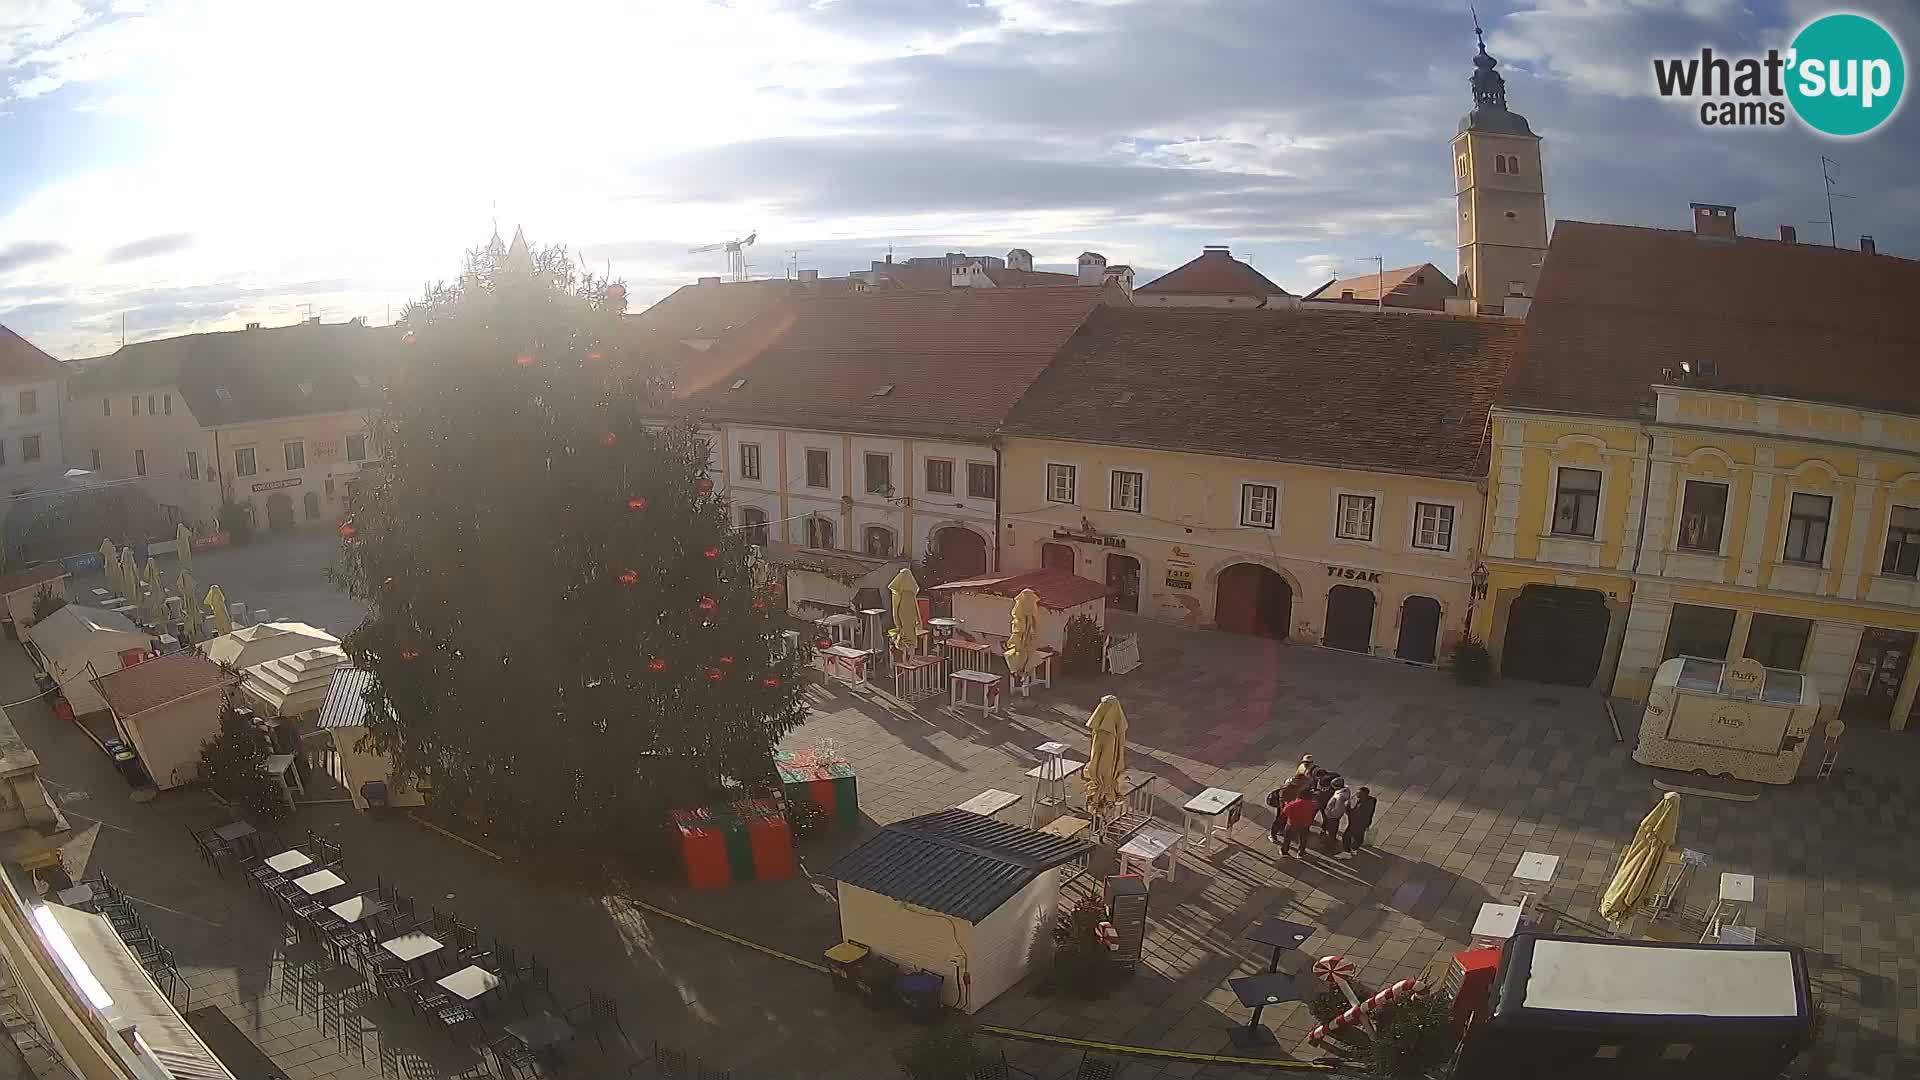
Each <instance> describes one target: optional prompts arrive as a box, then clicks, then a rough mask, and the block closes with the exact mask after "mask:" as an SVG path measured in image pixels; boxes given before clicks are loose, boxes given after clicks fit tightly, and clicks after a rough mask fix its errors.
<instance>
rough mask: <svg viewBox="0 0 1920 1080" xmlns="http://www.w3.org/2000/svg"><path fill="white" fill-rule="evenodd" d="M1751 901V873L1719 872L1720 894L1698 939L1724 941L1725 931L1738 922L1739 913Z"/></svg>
mask: <svg viewBox="0 0 1920 1080" xmlns="http://www.w3.org/2000/svg"><path fill="white" fill-rule="evenodd" d="M1751 903H1753V875H1752V874H1721V875H1720V895H1719V896H1717V897H1715V898H1714V901H1713V910H1712V911H1710V912H1708V913H1707V929H1706V931H1705V932H1704V933H1702V934H1701V935H1700V940H1701V941H1703V942H1705V941H1724V940H1725V935H1726V931H1727V930H1728V929H1730V928H1731V927H1733V926H1736V925H1738V924H1739V922H1740V913H1741V911H1743V910H1744V909H1745V908H1746V906H1747V905H1749V904H1751Z"/></svg>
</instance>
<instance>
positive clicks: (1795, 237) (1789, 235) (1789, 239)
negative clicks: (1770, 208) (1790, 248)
mask: <svg viewBox="0 0 1920 1080" xmlns="http://www.w3.org/2000/svg"><path fill="white" fill-rule="evenodd" d="M1780 242H1781V243H1783V244H1797V243H1799V242H1800V234H1799V233H1797V232H1795V231H1794V229H1793V226H1791V225H1782V226H1780Z"/></svg>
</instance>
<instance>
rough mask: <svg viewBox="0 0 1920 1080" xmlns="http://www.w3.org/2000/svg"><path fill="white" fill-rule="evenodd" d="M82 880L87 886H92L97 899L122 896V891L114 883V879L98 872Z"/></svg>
mask: <svg viewBox="0 0 1920 1080" xmlns="http://www.w3.org/2000/svg"><path fill="white" fill-rule="evenodd" d="M82 880H83V881H84V882H85V883H86V884H87V885H89V886H92V888H93V895H94V896H95V897H96V898H106V897H117V896H119V895H120V889H119V887H118V886H116V885H115V884H114V883H113V879H112V878H110V877H108V876H107V875H105V874H102V873H100V872H98V871H95V872H94V873H92V874H89V875H88V876H87V877H85V878H83V879H82Z"/></svg>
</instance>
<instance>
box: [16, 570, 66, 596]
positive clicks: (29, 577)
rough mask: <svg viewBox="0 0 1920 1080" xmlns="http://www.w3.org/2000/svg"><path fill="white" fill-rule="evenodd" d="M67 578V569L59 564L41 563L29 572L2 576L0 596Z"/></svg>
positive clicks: (17, 572) (19, 571) (22, 571)
mask: <svg viewBox="0 0 1920 1080" xmlns="http://www.w3.org/2000/svg"><path fill="white" fill-rule="evenodd" d="M66 576H67V568H66V567H65V566H62V565H61V564H59V563H57V562H50V563H41V564H40V565H39V566H35V567H32V568H31V569H27V570H15V571H14V572H13V573H11V574H7V575H5V576H0V596H5V595H7V594H8V593H15V592H19V591H20V590H21V589H31V588H34V587H36V586H39V585H45V584H46V583H47V582H49V581H58V580H60V579H61V578H63V577H66Z"/></svg>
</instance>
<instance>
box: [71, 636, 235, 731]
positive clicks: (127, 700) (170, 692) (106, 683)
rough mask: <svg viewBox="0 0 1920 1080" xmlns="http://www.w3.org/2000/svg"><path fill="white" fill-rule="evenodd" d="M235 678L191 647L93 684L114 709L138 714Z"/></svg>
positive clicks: (118, 672) (131, 714)
mask: <svg viewBox="0 0 1920 1080" xmlns="http://www.w3.org/2000/svg"><path fill="white" fill-rule="evenodd" d="M232 680H233V676H232V675H230V674H228V672H227V670H226V669H225V668H223V667H221V666H220V665H219V664H216V663H214V662H213V661H211V660H209V659H207V658H206V657H204V656H202V655H200V653H199V652H198V651H197V650H194V649H188V650H187V651H185V652H177V653H169V654H167V655H166V656H158V657H155V658H154V659H152V660H147V661H145V662H143V663H139V664H135V665H134V666H132V667H130V668H121V669H120V670H119V671H115V672H112V673H110V674H107V675H102V676H101V677H100V678H98V679H95V680H94V685H95V686H97V687H99V688H100V695H101V696H102V697H104V698H106V699H107V704H109V705H111V706H113V711H114V712H116V713H119V714H120V715H121V716H137V715H139V714H140V713H143V712H147V711H149V710H152V709H157V708H159V707H160V706H162V705H167V704H170V703H172V702H175V701H179V700H180V699H181V698H184V697H191V696H193V695H194V694H198V693H201V692H203V691H206V690H211V689H213V688H215V687H218V686H224V685H225V684H226V683H228V682H231V681H232Z"/></svg>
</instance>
